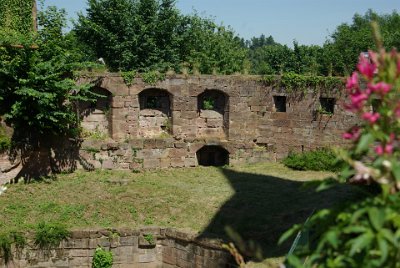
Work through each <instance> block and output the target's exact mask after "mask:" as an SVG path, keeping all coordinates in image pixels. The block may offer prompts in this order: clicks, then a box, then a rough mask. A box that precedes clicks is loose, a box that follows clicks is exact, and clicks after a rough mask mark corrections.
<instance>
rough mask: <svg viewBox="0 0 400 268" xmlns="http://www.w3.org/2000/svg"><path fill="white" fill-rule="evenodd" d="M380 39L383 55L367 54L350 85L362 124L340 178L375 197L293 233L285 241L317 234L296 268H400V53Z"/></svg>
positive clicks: (293, 259) (351, 106) (296, 257)
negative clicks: (302, 234) (300, 234)
mask: <svg viewBox="0 0 400 268" xmlns="http://www.w3.org/2000/svg"><path fill="white" fill-rule="evenodd" d="M375 27H376V26H375ZM375 39H376V40H377V47H378V48H379V51H378V53H374V52H369V57H368V58H367V57H366V56H365V55H363V54H361V55H360V57H359V62H358V65H357V69H358V71H356V72H354V73H353V75H352V76H351V77H350V78H348V80H347V85H346V87H347V93H348V95H349V102H348V103H347V104H346V108H347V109H348V110H349V111H350V112H353V113H355V114H357V115H359V116H360V123H359V124H358V125H357V126H354V127H352V128H351V129H350V130H349V131H348V132H346V133H344V134H343V138H345V139H347V140H349V141H351V142H352V146H351V147H350V148H349V149H348V150H343V151H341V152H340V156H341V158H342V159H343V160H344V161H346V162H347V164H348V168H346V169H345V170H343V171H342V173H341V175H340V177H339V178H340V179H341V180H342V181H345V182H352V183H356V184H367V185H370V186H369V190H370V192H371V193H372V194H371V193H370V194H369V195H367V196H366V197H365V199H364V200H362V201H359V202H352V203H350V204H346V205H344V206H342V207H340V208H336V209H325V210H322V211H319V212H317V213H316V214H315V215H314V216H312V217H311V219H310V220H309V221H308V222H307V223H305V224H304V225H298V226H295V227H294V228H292V229H291V230H289V231H288V232H287V233H286V234H285V235H284V236H283V237H282V239H281V240H285V239H286V238H287V237H288V236H290V235H292V234H294V233H295V232H297V231H299V230H304V229H306V230H309V231H310V233H311V243H310V244H309V245H307V246H306V247H301V248H298V249H297V250H296V251H295V252H294V254H293V255H290V256H288V261H289V262H290V263H291V264H292V265H293V266H295V267H400V266H399V263H400V255H399V252H400V213H399V211H400V210H399V204H400V164H399V161H398V160H399V157H400V146H399V142H398V141H399V136H400V105H399V103H400V95H399V91H400V54H399V53H397V51H396V50H392V51H391V52H386V51H385V50H384V49H383V48H382V47H381V45H382V43H381V41H380V40H381V39H380V35H379V32H378V31H376V34H375ZM360 80H362V82H361V81H360ZM372 105H373V106H374V109H372V108H371V106H372ZM371 185H373V186H375V187H374V188H375V189H376V190H377V191H374V192H373V191H371V189H373V187H371Z"/></svg>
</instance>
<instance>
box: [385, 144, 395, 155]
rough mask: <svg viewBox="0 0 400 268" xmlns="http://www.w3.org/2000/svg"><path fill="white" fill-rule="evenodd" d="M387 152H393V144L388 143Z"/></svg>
mask: <svg viewBox="0 0 400 268" xmlns="http://www.w3.org/2000/svg"><path fill="white" fill-rule="evenodd" d="M385 153H386V154H392V153H393V144H392V143H388V144H386V145H385Z"/></svg>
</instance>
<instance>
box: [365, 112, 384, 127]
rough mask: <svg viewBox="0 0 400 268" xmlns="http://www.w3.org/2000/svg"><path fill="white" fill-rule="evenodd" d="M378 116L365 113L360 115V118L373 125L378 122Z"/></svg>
mask: <svg viewBox="0 0 400 268" xmlns="http://www.w3.org/2000/svg"><path fill="white" fill-rule="evenodd" d="M379 117H380V115H379V113H371V112H367V113H364V114H363V115H362V118H363V119H365V120H367V121H369V122H370V123H371V124H374V123H375V122H376V121H378V119H379Z"/></svg>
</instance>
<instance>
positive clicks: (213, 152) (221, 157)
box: [196, 145, 229, 167]
mask: <svg viewBox="0 0 400 268" xmlns="http://www.w3.org/2000/svg"><path fill="white" fill-rule="evenodd" d="M196 156H197V161H198V164H199V166H215V167H220V166H224V165H228V164H229V152H228V151H227V150H225V149H224V148H223V147H221V146H216V145H206V146H203V147H202V148H201V149H200V150H198V151H197V153H196Z"/></svg>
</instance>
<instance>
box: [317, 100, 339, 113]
mask: <svg viewBox="0 0 400 268" xmlns="http://www.w3.org/2000/svg"><path fill="white" fill-rule="evenodd" d="M319 103H320V112H321V113H323V114H333V113H334V112H335V99H334V98H323V97H321V98H319Z"/></svg>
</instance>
